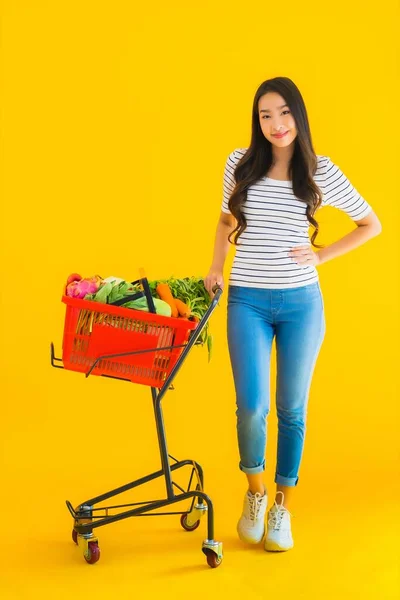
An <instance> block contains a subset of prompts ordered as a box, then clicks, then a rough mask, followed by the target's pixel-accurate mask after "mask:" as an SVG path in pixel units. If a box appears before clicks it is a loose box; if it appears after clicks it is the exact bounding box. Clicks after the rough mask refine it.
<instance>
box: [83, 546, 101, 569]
mask: <svg viewBox="0 0 400 600" xmlns="http://www.w3.org/2000/svg"><path fill="white" fill-rule="evenodd" d="M84 557H85V560H86V562H87V563H89V564H90V565H94V563H96V562H97V561H98V560H99V558H100V548H99V545H98V543H97V542H89V543H88V551H87V554H84Z"/></svg>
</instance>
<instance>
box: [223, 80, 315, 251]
mask: <svg viewBox="0 0 400 600" xmlns="http://www.w3.org/2000/svg"><path fill="white" fill-rule="evenodd" d="M267 92H277V93H278V94H280V95H281V96H282V98H284V100H285V102H286V104H287V105H288V106H289V109H290V111H291V113H292V116H293V118H294V120H295V123H296V129H297V136H296V138H295V140H294V151H293V156H292V159H291V161H290V164H289V175H290V179H291V180H292V182H293V193H294V195H295V196H296V197H297V198H298V199H299V200H302V201H303V202H305V203H306V204H307V209H306V214H307V218H308V220H309V222H310V223H311V225H313V227H314V228H315V231H314V233H313V235H312V237H311V244H312V245H313V246H315V247H316V248H323V246H319V245H318V244H315V243H314V240H315V238H316V236H317V235H318V232H319V226H318V223H317V221H316V220H315V219H314V217H313V215H314V213H315V211H316V210H317V208H318V207H319V206H320V204H321V202H322V192H321V190H320V188H319V187H318V186H317V184H316V183H315V181H314V179H313V176H314V174H315V172H316V169H317V156H316V154H315V152H314V149H313V145H312V141H311V133H310V126H309V123H308V117H307V111H306V107H305V104H304V100H303V98H302V95H301V93H300V91H299V89H298V88H297V86H296V85H295V84H294V83H293V81H292V80H291V79H289V78H288V77H275V78H273V79H267V80H266V81H264V82H263V83H262V84H261V85H260V86H259V88H258V90H257V92H256V94H255V96H254V102H253V114H252V135H251V144H250V146H249V148H248V149H247V152H246V154H245V155H244V156H243V157H242V158H241V159H240V160H239V162H238V164H237V166H236V169H235V180H236V185H235V188H234V190H233V192H232V194H231V197H230V199H229V203H228V205H229V209H230V211H231V212H232V214H233V216H234V217H235V218H236V220H237V226H236V227H235V229H234V230H233V231H232V232H231V233H230V234H229V237H228V239H229V241H230V242H231V243H233V244H235V245H238V244H237V241H238V239H239V236H240V235H241V234H242V233H243V231H244V230H245V229H246V227H247V222H246V217H245V216H244V214H243V212H242V206H243V203H244V201H245V200H246V197H247V190H248V188H249V187H250V186H251V185H253V184H254V183H256V182H257V181H258V180H259V179H261V178H262V177H264V176H265V175H266V174H267V173H268V171H269V169H270V167H271V165H272V144H271V142H269V141H268V140H267V139H266V137H265V136H264V134H263V132H262V129H261V126H260V121H259V107H258V102H259V100H260V98H261V96H263V95H264V94H266V93H267ZM233 235H235V237H234V240H233V241H232V239H231V236H233Z"/></svg>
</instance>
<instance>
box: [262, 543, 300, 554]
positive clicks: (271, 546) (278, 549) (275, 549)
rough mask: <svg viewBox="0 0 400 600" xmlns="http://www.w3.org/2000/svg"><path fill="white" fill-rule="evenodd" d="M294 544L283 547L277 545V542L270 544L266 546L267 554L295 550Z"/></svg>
mask: <svg viewBox="0 0 400 600" xmlns="http://www.w3.org/2000/svg"><path fill="white" fill-rule="evenodd" d="M293 546H294V544H292V545H291V546H287V547H283V546H280V545H279V544H277V543H276V542H268V543H266V544H265V550H266V551H267V552H286V550H290V549H291V548H293Z"/></svg>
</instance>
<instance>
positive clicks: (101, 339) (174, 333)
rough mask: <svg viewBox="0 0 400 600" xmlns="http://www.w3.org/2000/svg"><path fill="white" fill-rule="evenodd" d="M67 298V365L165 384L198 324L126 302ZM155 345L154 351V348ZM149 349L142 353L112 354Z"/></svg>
mask: <svg viewBox="0 0 400 600" xmlns="http://www.w3.org/2000/svg"><path fill="white" fill-rule="evenodd" d="M62 301H63V302H64V303H65V304H66V314H65V324H64V336H63V355H62V358H63V364H64V368H65V369H69V370H71V371H79V372H81V373H88V371H89V370H90V369H91V367H92V366H93V364H94V363H95V362H96V360H97V359H99V357H104V358H101V359H100V360H99V361H98V362H97V364H96V366H95V367H94V368H93V370H92V371H91V374H93V375H107V376H112V377H117V378H121V379H128V380H130V381H132V382H134V383H142V384H144V385H149V386H152V387H157V388H161V387H162V385H163V382H164V381H165V379H166V378H167V376H168V375H169V374H170V372H171V370H172V368H173V366H174V365H175V363H176V362H177V360H178V358H179V355H180V354H181V352H182V350H183V348H182V347H178V348H175V347H173V348H169V349H167V350H165V349H164V350H158V348H165V347H166V346H167V347H169V346H181V345H184V344H185V343H186V342H187V341H188V339H189V336H190V332H191V331H192V330H193V329H195V328H196V327H197V325H198V323H197V322H196V321H191V320H189V319H185V318H173V317H165V316H163V315H158V314H153V313H149V312H144V311H140V310H134V309H131V308H123V307H122V306H113V305H111V304H101V303H99V302H93V301H90V300H81V299H79V298H71V297H69V296H67V295H66V294H65V292H64V295H63V297H62ZM151 348H153V349H154V352H153V351H151V352H150V351H149V350H150V349H151ZM140 350H143V351H145V350H147V352H143V353H140V354H133V355H129V354H127V355H126V356H118V357H110V356H109V355H113V354H120V353H129V352H135V351H140Z"/></svg>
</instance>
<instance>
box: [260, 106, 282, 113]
mask: <svg viewBox="0 0 400 600" xmlns="http://www.w3.org/2000/svg"><path fill="white" fill-rule="evenodd" d="M285 106H287V104H282V106H278V109H279V108H285ZM262 112H271V111H270V110H269V108H263V109H262V110H260V113H262Z"/></svg>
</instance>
